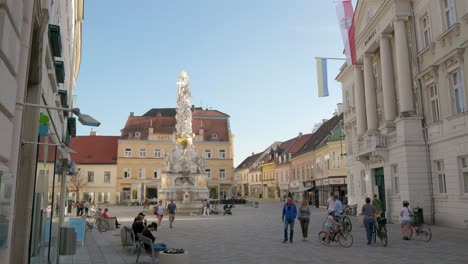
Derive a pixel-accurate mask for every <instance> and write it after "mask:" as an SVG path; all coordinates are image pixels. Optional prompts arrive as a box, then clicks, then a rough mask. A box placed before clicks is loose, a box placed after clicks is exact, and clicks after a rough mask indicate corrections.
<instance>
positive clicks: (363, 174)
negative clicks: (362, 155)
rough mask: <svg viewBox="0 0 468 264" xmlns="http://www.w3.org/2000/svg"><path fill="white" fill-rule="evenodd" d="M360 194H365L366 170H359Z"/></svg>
mask: <svg viewBox="0 0 468 264" xmlns="http://www.w3.org/2000/svg"><path fill="white" fill-rule="evenodd" d="M361 194H363V195H364V194H366V172H365V171H363V170H362V171H361Z"/></svg>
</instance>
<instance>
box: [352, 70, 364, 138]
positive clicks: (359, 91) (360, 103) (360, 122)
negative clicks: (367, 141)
mask: <svg viewBox="0 0 468 264" xmlns="http://www.w3.org/2000/svg"><path fill="white" fill-rule="evenodd" d="M354 101H355V102H356V103H355V105H356V123H357V136H358V138H359V137H362V135H364V133H365V132H366V130H367V120H366V101H365V98H364V81H363V77H362V66H361V65H354Z"/></svg>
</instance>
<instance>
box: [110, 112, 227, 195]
mask: <svg viewBox="0 0 468 264" xmlns="http://www.w3.org/2000/svg"><path fill="white" fill-rule="evenodd" d="M175 114H176V109H175V108H154V109H151V110H150V111H148V112H147V113H145V114H144V115H142V116H135V115H134V114H133V113H131V114H130V116H129V118H128V120H127V123H126V125H125V127H124V128H123V129H122V134H121V136H120V139H119V143H118V154H117V156H118V159H117V191H118V192H119V195H120V198H119V199H120V201H121V202H130V203H140V202H141V201H143V200H144V199H145V197H148V198H149V199H157V198H158V197H157V195H158V189H159V188H160V185H161V182H160V179H161V174H162V173H164V172H165V169H166V168H165V167H164V166H165V160H164V158H165V156H166V153H168V152H170V151H172V150H173V149H174V148H175V142H174V133H175V124H176V119H175ZM192 130H193V131H194V134H195V138H194V141H193V145H194V147H195V149H196V151H197V154H198V155H200V157H203V158H205V173H206V174H207V177H208V188H209V189H210V198H212V199H219V197H223V196H224V195H227V196H230V195H231V194H232V181H233V138H234V137H233V135H232V133H231V130H230V126H229V116H228V115H226V114H224V113H222V112H219V111H216V110H203V109H201V108H195V107H193V108H192Z"/></svg>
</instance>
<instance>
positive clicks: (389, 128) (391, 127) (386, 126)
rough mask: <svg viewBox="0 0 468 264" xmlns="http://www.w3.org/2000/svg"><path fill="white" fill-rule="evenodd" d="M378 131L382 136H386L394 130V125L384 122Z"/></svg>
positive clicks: (393, 123) (391, 122)
mask: <svg viewBox="0 0 468 264" xmlns="http://www.w3.org/2000/svg"><path fill="white" fill-rule="evenodd" d="M379 129H380V132H381V133H382V134H384V135H388V134H390V133H392V132H394V131H395V130H396V125H395V122H393V121H385V122H384V123H383V125H382V126H381V127H379Z"/></svg>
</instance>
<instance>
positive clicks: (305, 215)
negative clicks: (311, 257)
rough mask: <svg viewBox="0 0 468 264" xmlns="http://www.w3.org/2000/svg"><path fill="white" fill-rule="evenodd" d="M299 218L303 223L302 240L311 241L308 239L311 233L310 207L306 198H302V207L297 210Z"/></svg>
mask: <svg viewBox="0 0 468 264" xmlns="http://www.w3.org/2000/svg"><path fill="white" fill-rule="evenodd" d="M297 219H299V223H301V230H302V241H309V240H307V235H308V233H309V222H310V207H309V205H308V204H307V201H306V200H302V204H301V207H300V208H299V210H298V212H297Z"/></svg>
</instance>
